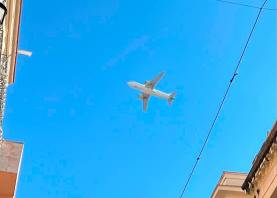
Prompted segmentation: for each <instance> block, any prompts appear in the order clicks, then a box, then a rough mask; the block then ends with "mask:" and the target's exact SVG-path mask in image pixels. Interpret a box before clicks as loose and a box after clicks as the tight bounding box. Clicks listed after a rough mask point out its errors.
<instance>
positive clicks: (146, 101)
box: [142, 93, 150, 111]
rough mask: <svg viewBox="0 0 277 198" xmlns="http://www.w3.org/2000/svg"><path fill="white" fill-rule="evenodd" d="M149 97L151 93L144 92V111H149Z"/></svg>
mask: <svg viewBox="0 0 277 198" xmlns="http://www.w3.org/2000/svg"><path fill="white" fill-rule="evenodd" d="M149 97H150V95H148V94H145V93H143V94H142V100H143V111H147V106H148V101H149Z"/></svg>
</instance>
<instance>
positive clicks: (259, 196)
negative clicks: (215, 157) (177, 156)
mask: <svg viewBox="0 0 277 198" xmlns="http://www.w3.org/2000/svg"><path fill="white" fill-rule="evenodd" d="M211 197H212V198H277V122H275V124H274V126H273V128H272V129H271V131H270V132H269V133H268V136H267V138H266V140H265V142H264V143H263V145H262V147H261V149H260V151H259V153H258V154H257V156H256V158H255V159H254V161H253V164H252V168H251V170H250V172H249V173H248V174H241V173H228V172H224V173H223V175H222V177H221V179H220V181H219V183H218V185H217V186H216V188H215V190H214V192H213V194H212V196H211Z"/></svg>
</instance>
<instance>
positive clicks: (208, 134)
mask: <svg viewBox="0 0 277 198" xmlns="http://www.w3.org/2000/svg"><path fill="white" fill-rule="evenodd" d="M267 1H268V0H265V1H264V3H263V4H262V6H261V7H260V8H259V13H258V15H257V17H256V19H255V22H254V24H253V26H252V28H251V31H250V33H249V35H248V38H247V40H246V43H245V45H244V48H243V50H242V53H241V55H240V58H239V60H238V63H237V65H236V67H235V70H234V72H233V75H232V78H231V80H230V81H229V84H228V86H227V88H226V91H225V92H224V95H223V98H222V100H221V102H220V105H219V108H218V110H217V112H216V115H215V117H214V119H213V122H212V124H211V126H210V128H209V130H208V133H207V135H206V138H205V141H204V143H203V145H202V147H201V150H200V152H199V153H198V155H197V158H196V161H195V163H194V165H193V167H192V169H191V172H190V174H189V175H188V178H187V179H186V183H185V185H184V187H183V189H182V192H181V194H180V198H182V197H183V196H184V193H185V191H186V189H187V187H188V185H189V183H190V181H191V178H192V176H193V173H194V172H195V170H196V167H197V165H198V163H199V160H200V158H201V156H202V154H203V151H204V149H205V148H206V146H207V143H208V140H209V138H210V135H211V133H212V130H213V128H214V126H215V124H216V121H217V119H218V117H219V114H220V112H221V110H222V107H223V105H224V102H225V100H226V98H227V95H228V93H229V91H230V88H231V86H232V84H233V82H234V80H235V78H236V76H237V75H238V70H239V67H240V64H241V62H242V59H243V57H244V55H245V52H246V49H247V47H248V44H249V41H250V39H251V37H252V35H253V32H254V30H255V28H256V25H257V22H258V20H259V18H260V16H261V13H262V10H263V9H264V6H265V4H266V3H267Z"/></svg>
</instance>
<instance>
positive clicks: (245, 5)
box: [217, 0, 277, 11]
mask: <svg viewBox="0 0 277 198" xmlns="http://www.w3.org/2000/svg"><path fill="white" fill-rule="evenodd" d="M217 1H219V2H222V3H228V4H233V5H238V6H244V7H249V8H255V9H260V7H259V6H254V5H249V4H245V3H240V2H234V1H227V0H217ZM263 10H270V11H277V9H275V8H263Z"/></svg>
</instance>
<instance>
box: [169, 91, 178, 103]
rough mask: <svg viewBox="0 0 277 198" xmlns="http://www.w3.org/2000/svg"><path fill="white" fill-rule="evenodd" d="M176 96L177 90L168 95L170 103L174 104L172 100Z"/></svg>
mask: <svg viewBox="0 0 277 198" xmlns="http://www.w3.org/2000/svg"><path fill="white" fill-rule="evenodd" d="M175 97H176V93H175V92H173V93H172V94H170V95H169V97H168V104H169V105H171V104H172V102H173V100H174V99H175Z"/></svg>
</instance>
